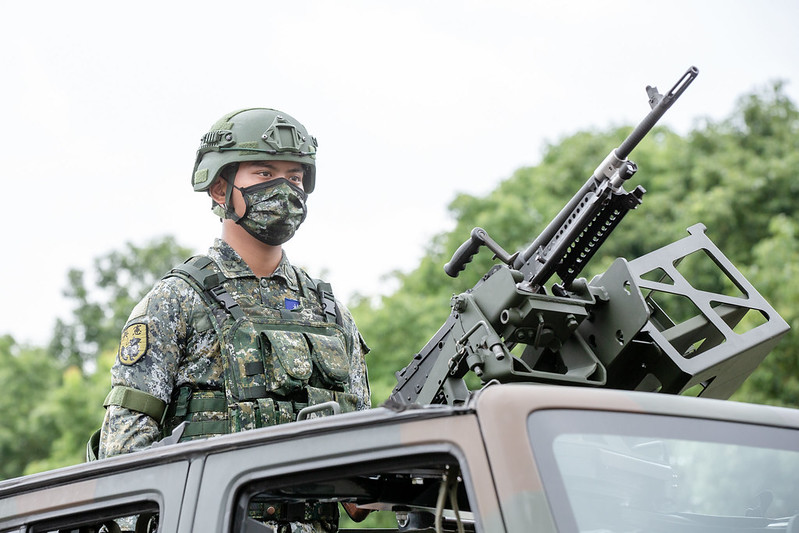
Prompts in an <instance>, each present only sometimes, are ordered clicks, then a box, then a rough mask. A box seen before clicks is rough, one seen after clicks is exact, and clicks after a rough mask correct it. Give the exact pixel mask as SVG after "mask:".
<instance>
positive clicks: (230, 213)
mask: <svg viewBox="0 0 799 533" xmlns="http://www.w3.org/2000/svg"><path fill="white" fill-rule="evenodd" d="M238 170H239V164H238V163H231V164H230V165H228V166H226V167H225V168H223V169H222V171H221V172H220V173H219V176H220V177H221V178H222V179H224V180H225V182H226V183H227V187H226V188H225V205H224V208H225V218H229V219H231V220H232V221H233V222H236V223H238V222H239V220H241V217H240V216H239V215H237V214H236V211H235V210H234V209H233V202H232V201H231V200H232V198H233V189H234V188H235V186H234V185H233V182H234V181H235V179H236V172H238Z"/></svg>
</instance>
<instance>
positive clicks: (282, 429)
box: [0, 384, 799, 498]
mask: <svg viewBox="0 0 799 533" xmlns="http://www.w3.org/2000/svg"><path fill="white" fill-rule="evenodd" d="M544 409H593V410H609V411H621V412H641V413H651V414H664V415H674V416H684V417H692V418H707V419H716V420H728V421H737V422H745V423H753V424H764V425H772V426H779V427H790V428H799V410H794V409H788V408H782V407H774V406H765V405H754V404H747V403H742V402H735V401H729V400H711V399H703V398H690V397H683V396H673V395H666V394H655V393H648V392H633V391H619V390H609V389H594V388H583V387H567V386H558V385H536V384H503V385H492V386H489V387H486V388H485V389H483V390H482V391H480V392H479V393H477V394H476V395H475V396H474V397H473V398H472V400H471V401H470V403H469V404H468V405H466V406H459V407H453V406H442V405H431V406H424V407H420V406H410V407H408V408H406V409H397V408H396V407H394V408H391V409H389V408H386V407H378V408H375V409H370V410H367V411H360V412H357V413H346V414H342V415H339V416H336V417H324V418H316V419H311V420H304V421H301V422H295V423H291V424H283V425H280V426H273V427H269V428H262V429H256V430H251V431H246V432H241V433H236V434H231V435H224V436H220V437H215V438H212V439H207V440H196V441H191V442H185V443H180V444H177V445H168V446H161V447H157V448H152V449H148V450H144V451H141V452H137V453H134V454H126V455H122V456H118V457H112V458H109V459H105V460H100V461H95V462H92V463H88V464H80V465H74V466H69V467H65V468H61V469H58V470H53V471H49V472H43V473H39V474H33V475H29V476H25V477H20V478H14V479H10V480H6V481H2V482H0V498H4V497H7V496H10V495H14V494H18V493H19V491H25V490H35V489H36V488H38V487H41V486H52V485H54V484H62V483H69V482H70V481H72V480H74V479H79V478H85V477H87V476H88V477H93V476H100V475H103V474H106V473H110V472H114V471H122V470H129V469H135V468H137V467H140V466H143V465H147V466H152V465H155V464H159V463H170V462H174V461H176V460H181V459H190V458H192V457H200V456H206V455H208V454H211V453H217V452H221V451H226V450H231V449H238V448H246V447H250V446H256V445H262V444H264V443H267V442H271V441H282V440H286V439H298V438H302V437H304V436H307V435H316V436H318V435H321V434H325V433H329V434H332V433H336V432H340V431H345V430H347V429H354V428H358V429H360V428H367V427H370V426H381V425H387V424H397V423H403V422H410V421H419V420H425V419H434V418H440V417H449V416H460V415H476V416H477V418H478V419H479V423H480V426H481V427H482V429H483V433H484V435H486V438H487V439H495V440H497V441H503V442H504V444H505V445H507V443H508V442H516V445H517V446H524V447H526V446H529V444H528V443H527V440H528V439H527V436H526V431H527V429H526V423H525V420H526V418H527V416H529V414H530V413H531V412H533V411H538V410H544ZM491 435H493V437H490V436H491Z"/></svg>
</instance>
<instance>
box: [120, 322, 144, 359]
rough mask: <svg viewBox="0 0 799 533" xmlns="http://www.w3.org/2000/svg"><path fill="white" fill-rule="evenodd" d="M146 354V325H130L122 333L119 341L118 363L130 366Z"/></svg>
mask: <svg viewBox="0 0 799 533" xmlns="http://www.w3.org/2000/svg"><path fill="white" fill-rule="evenodd" d="M145 353H147V324H131V325H130V326H128V327H126V328H125V330H124V331H123V332H122V340H120V341H119V354H118V358H119V362H120V363H122V364H123V365H128V366H130V365H132V364H134V363H136V362H137V361H139V360H140V359H141V358H142V357H144V354H145Z"/></svg>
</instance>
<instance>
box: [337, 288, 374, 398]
mask: <svg viewBox="0 0 799 533" xmlns="http://www.w3.org/2000/svg"><path fill="white" fill-rule="evenodd" d="M337 305H338V307H339V309H340V310H341V318H342V322H343V326H344V328H345V329H346V331H347V335H348V336H349V337H350V339H352V342H351V343H350V345H351V349H350V354H349V355H350V379H349V385H350V392H351V393H352V394H354V395H355V396H356V397H357V398H358V400H357V403H356V409H358V410H359V411H361V410H363V409H370V408H371V407H372V398H371V392H370V390H369V375H368V373H367V370H366V357H365V356H366V354H367V353H369V347H368V346H367V345H366V342H364V340H363V337H362V336H361V333H360V332H359V331H358V327H357V326H356V325H355V320H354V319H353V318H352V314H351V313H350V311H349V309H347V308H346V307H345V306H344V305H343V304H342V303H341V302H337Z"/></svg>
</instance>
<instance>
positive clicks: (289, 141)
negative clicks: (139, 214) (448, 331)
mask: <svg viewBox="0 0 799 533" xmlns="http://www.w3.org/2000/svg"><path fill="white" fill-rule="evenodd" d="M316 148H317V142H316V139H315V138H314V137H312V136H310V135H309V134H308V133H307V131H306V129H305V127H304V126H303V125H302V124H300V123H299V122H298V121H297V120H295V119H294V118H292V117H291V116H289V115H287V114H285V113H282V112H280V111H277V110H273V109H261V108H256V109H245V110H241V111H236V112H233V113H230V114H228V115H226V116H224V117H223V118H222V119H220V120H219V121H218V122H217V123H216V124H214V125H213V126H212V127H211V130H210V131H209V132H208V133H206V134H205V135H204V136H203V137H202V142H201V145H200V148H199V150H198V151H197V158H196V162H195V165H194V174H193V179H192V184H193V185H194V190H195V191H202V192H207V193H208V194H209V195H210V196H211V199H212V204H211V205H212V210H213V211H214V213H216V214H217V215H218V216H219V217H220V218H221V219H222V237H221V239H216V240H215V242H214V244H213V246H211V248H210V249H209V251H208V254H207V255H205V256H197V257H194V258H191V259H189V260H188V261H187V262H186V263H185V264H183V265H182V266H180V267H176V268H175V269H173V270H172V272H170V274H168V275H167V276H166V277H165V278H164V279H162V280H161V281H160V282H158V283H157V284H156V285H155V287H154V288H153V289H152V290H151V291H150V292H149V294H147V296H145V297H144V299H143V300H142V301H141V302H140V303H139V304H138V305H137V306H136V307H135V308H134V309H133V312H132V313H131V315H130V318H129V319H128V322H127V324H126V325H125V328H124V330H123V333H122V340H121V342H120V348H119V355H118V358H117V361H116V363H115V364H114V367H113V369H112V370H111V374H112V385H113V388H112V390H111V392H110V393H109V395H108V397H107V398H106V401H105V407H106V408H107V411H106V415H105V420H104V421H103V426H102V429H101V434H100V442H99V457H109V456H113V455H117V454H121V453H127V452H132V451H136V450H141V449H143V448H146V447H148V446H150V445H151V444H152V443H153V442H155V441H157V440H159V439H161V438H163V437H165V436H167V435H170V433H171V432H172V431H173V430H174V429H175V428H176V427H177V426H178V425H179V424H180V423H181V422H187V424H186V425H185V430H184V431H183V433H182V435H181V436H180V440H182V441H183V440H191V439H198V438H206V437H210V436H213V435H221V434H225V433H230V432H236V431H243V430H247V429H252V428H258V427H264V426H269V425H274V424H281V423H285V422H291V421H294V420H296V418H297V413H298V412H299V411H300V410H301V409H303V408H305V407H307V406H310V405H316V404H321V403H324V402H328V401H331V400H333V401H336V402H337V403H338V404H339V406H340V408H341V411H342V412H346V411H353V410H358V409H367V408H369V407H370V399H369V385H368V381H367V374H366V364H365V361H364V355H365V354H366V353H367V352H368V348H367V346H366V344H365V343H364V341H363V339H362V338H361V335H360V334H359V332H358V330H357V328H356V326H355V323H354V321H353V319H352V316H351V315H350V313H349V311H348V310H347V309H346V308H345V307H344V306H343V305H341V304H340V303H338V302H337V301H336V300H335V299H334V297H333V295H332V292H331V289H330V285H329V284H327V283H324V282H322V281H319V280H314V279H312V278H311V277H309V276H308V274H306V273H305V271H304V270H302V269H300V268H298V267H296V266H293V265H291V264H290V263H289V260H288V258H287V257H286V254H285V253H284V251H283V248H282V245H283V243H285V242H286V241H288V240H289V239H291V237H292V236H293V235H294V232H295V231H296V230H297V228H298V227H299V226H300V224H301V223H302V222H303V220H304V219H305V216H306V203H305V202H306V198H307V195H308V194H310V193H312V192H313V190H314V188H315V185H316V166H315V160H316ZM269 509H270V511H271V516H265V517H264V518H265V519H267V520H269V519H271V520H273V521H275V523H280V524H282V526H281V527H282V528H283V530H286V531H289V530H290V531H295V530H297V531H315V530H320V531H328V530H334V529H331V528H333V527H334V525H333V522H335V523H336V524H337V515H338V512H337V509H336V508H335V507H333V509H330V508H321V509H320V508H318V506H317V508H310V506H309V507H307V508H306V509H305V511H304V515H305V516H304V517H300V519H299V520H297V518H298V517H297V516H296V510H295V514H294V516H293V518H292V519H291V520H292V521H293V522H294V523H293V524H291V525H289V524H287V521H289V520H288V518H287V517H286V516H281V509H280V508H278V509H275V508H274V507H273V506H271V507H269ZM333 515H335V516H333Z"/></svg>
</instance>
